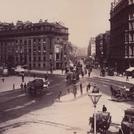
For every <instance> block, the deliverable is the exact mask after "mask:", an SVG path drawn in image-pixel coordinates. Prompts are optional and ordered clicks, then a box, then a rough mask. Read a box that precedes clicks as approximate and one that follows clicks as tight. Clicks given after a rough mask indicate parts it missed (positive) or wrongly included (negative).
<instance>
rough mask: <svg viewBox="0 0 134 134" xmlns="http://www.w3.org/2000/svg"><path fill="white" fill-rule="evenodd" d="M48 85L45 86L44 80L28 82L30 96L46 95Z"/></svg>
mask: <svg viewBox="0 0 134 134" xmlns="http://www.w3.org/2000/svg"><path fill="white" fill-rule="evenodd" d="M47 88H48V85H46V84H45V86H44V81H43V79H35V80H33V81H30V82H28V84H27V90H26V91H27V92H28V94H29V95H30V96H33V97H37V96H40V95H43V94H45V93H46V91H47Z"/></svg>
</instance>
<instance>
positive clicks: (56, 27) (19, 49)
mask: <svg viewBox="0 0 134 134" xmlns="http://www.w3.org/2000/svg"><path fill="white" fill-rule="evenodd" d="M68 35H69V34H68V28H66V27H65V26H63V25H61V24H59V23H57V22H56V23H49V22H47V20H46V21H44V22H43V21H39V22H38V23H32V22H29V21H27V22H25V23H24V22H22V21H18V22H17V23H16V24H13V23H0V66H7V67H12V66H17V65H22V66H24V65H25V66H27V67H28V68H29V69H41V70H50V69H60V68H63V67H65V66H66V65H67V64H68Z"/></svg>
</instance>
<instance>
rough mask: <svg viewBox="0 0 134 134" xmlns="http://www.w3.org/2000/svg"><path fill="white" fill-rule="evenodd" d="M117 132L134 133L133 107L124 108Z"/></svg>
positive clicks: (120, 133) (123, 133) (121, 133)
mask: <svg viewBox="0 0 134 134" xmlns="http://www.w3.org/2000/svg"><path fill="white" fill-rule="evenodd" d="M124 113H125V114H124V117H123V120H122V122H121V129H120V130H119V134H134V108H129V109H127V110H125V112H124Z"/></svg>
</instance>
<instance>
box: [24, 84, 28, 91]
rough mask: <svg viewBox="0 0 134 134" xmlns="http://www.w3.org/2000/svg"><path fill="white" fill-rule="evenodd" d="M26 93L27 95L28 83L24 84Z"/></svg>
mask: <svg viewBox="0 0 134 134" xmlns="http://www.w3.org/2000/svg"><path fill="white" fill-rule="evenodd" d="M24 91H25V93H26V92H27V84H26V83H25V84H24Z"/></svg>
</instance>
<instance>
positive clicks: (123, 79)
mask: <svg viewBox="0 0 134 134" xmlns="http://www.w3.org/2000/svg"><path fill="white" fill-rule="evenodd" d="M91 77H99V78H104V79H111V80H116V81H121V82H127V83H130V84H134V78H132V77H129V78H128V80H126V76H115V75H114V76H108V75H106V76H105V77H102V76H100V71H99V70H97V69H93V71H92V73H91Z"/></svg>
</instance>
